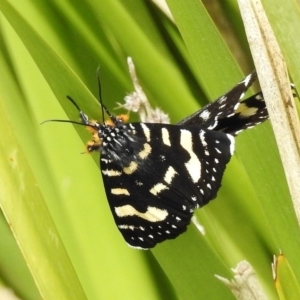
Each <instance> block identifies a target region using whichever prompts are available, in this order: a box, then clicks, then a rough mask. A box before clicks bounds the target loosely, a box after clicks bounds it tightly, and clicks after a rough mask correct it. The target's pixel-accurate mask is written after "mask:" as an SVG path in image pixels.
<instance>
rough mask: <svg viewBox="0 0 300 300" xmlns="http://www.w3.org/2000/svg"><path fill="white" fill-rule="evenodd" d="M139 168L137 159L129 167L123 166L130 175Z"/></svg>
mask: <svg viewBox="0 0 300 300" xmlns="http://www.w3.org/2000/svg"><path fill="white" fill-rule="evenodd" d="M137 168H138V164H137V163H136V162H135V161H132V162H131V163H130V164H129V166H128V167H125V168H123V171H124V173H126V174H128V175H130V174H132V173H133V172H134V171H136V170H137Z"/></svg>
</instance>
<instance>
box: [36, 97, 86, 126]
mask: <svg viewBox="0 0 300 300" xmlns="http://www.w3.org/2000/svg"><path fill="white" fill-rule="evenodd" d="M67 99H68V100H70V101H71V102H72V104H73V105H74V106H75V107H76V108H77V110H78V111H79V116H80V119H81V121H82V122H77V121H72V120H60V119H51V120H46V121H43V122H42V123H41V124H40V125H42V124H44V123H47V122H61V123H72V124H77V125H83V126H87V125H88V126H89V125H90V124H89V120H88V117H87V116H86V115H85V114H84V113H83V111H82V110H81V109H80V107H79V106H78V104H77V103H76V102H75V101H74V100H73V99H72V98H71V97H70V96H67Z"/></svg>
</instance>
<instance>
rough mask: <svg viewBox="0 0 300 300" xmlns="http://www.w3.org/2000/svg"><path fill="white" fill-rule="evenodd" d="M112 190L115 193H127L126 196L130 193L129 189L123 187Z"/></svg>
mask: <svg viewBox="0 0 300 300" xmlns="http://www.w3.org/2000/svg"><path fill="white" fill-rule="evenodd" d="M110 192H111V193H112V194H114V195H126V196H129V195H130V194H129V192H128V190H127V189H122V188H115V189H111V190H110Z"/></svg>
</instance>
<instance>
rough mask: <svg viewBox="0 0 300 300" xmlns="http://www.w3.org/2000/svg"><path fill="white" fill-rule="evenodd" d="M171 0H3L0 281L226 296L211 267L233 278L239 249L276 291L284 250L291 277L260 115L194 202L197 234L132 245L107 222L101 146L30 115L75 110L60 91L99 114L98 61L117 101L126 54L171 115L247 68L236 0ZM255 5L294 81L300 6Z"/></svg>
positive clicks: (25, 287) (269, 136) (87, 290)
mask: <svg viewBox="0 0 300 300" xmlns="http://www.w3.org/2000/svg"><path fill="white" fill-rule="evenodd" d="M167 3H168V5H169V7H170V9H171V11H172V14H173V17H174V22H173V21H172V20H170V19H169V18H168V17H166V16H165V15H164V14H163V13H162V12H161V11H160V10H159V9H158V8H157V7H156V6H155V5H154V4H153V3H152V2H150V1H146V0H145V1H142V0H139V1H121V0H110V1H103V0H101V1H99V0H98V1H96V0H90V1H82V0H81V1H80V0H76V1H67V0H65V1H55V0H54V1H40V0H23V1H15V0H10V1H7V0H0V10H1V12H2V15H1V34H0V45H1V52H0V78H1V80H0V111H1V119H0V122H1V125H0V130H1V138H2V143H1V152H0V164H1V166H0V173H1V174H0V205H1V208H2V211H3V214H4V216H5V218H6V221H5V219H4V216H3V217H2V219H1V221H0V232H1V234H0V243H1V247H0V281H1V282H2V283H3V285H4V286H7V287H9V288H11V289H12V290H13V291H14V292H15V293H16V294H17V295H19V296H20V297H21V298H22V299H41V298H44V299H140V298H141V296H142V297H143V299H177V298H178V299H179V298H180V299H233V296H232V294H231V292H230V291H229V290H228V289H227V288H226V287H225V286H224V285H223V284H222V283H221V282H219V281H218V280H217V279H216V278H215V277H214V274H219V275H222V276H224V277H227V278H230V277H231V276H232V273H231V271H230V268H232V267H235V266H236V264H237V263H238V262H239V261H241V260H244V259H246V260H247V261H249V262H250V263H251V265H252V266H253V267H254V269H255V271H256V273H257V275H258V278H259V280H260V282H261V284H262V286H263V288H264V290H265V292H266V293H267V295H268V296H269V298H270V299H276V297H277V293H276V289H275V285H274V283H273V278H272V272H271V262H272V259H273V255H277V254H278V253H279V251H280V250H281V251H282V253H283V254H284V256H285V258H286V259H287V261H288V263H289V266H290V268H291V271H290V272H291V273H292V274H293V275H294V278H295V282H296V284H298V282H299V279H300V267H299V259H298V253H297V252H298V251H297V249H299V246H300V239H299V227H298V224H297V222H296V219H295V214H294V211H293V208H292V204H291V201H290V196H289V193H288V189H287V186H286V182H285V177H284V174H283V171H282V166H281V163H280V159H279V156H278V152H277V148H276V144H275V141H274V138H273V133H272V130H271V126H270V124H269V123H268V122H266V124H263V125H260V126H258V127H257V128H255V129H253V130H250V131H247V132H245V133H243V134H242V135H241V136H240V137H238V138H237V146H236V149H237V150H236V155H235V157H234V158H233V159H232V161H231V163H230V165H229V167H228V168H227V170H226V174H225V177H224V180H223V187H222V188H221V190H220V191H219V193H218V197H217V199H216V200H214V201H212V202H211V203H210V204H209V205H208V206H207V207H204V208H203V209H201V210H199V211H197V213H196V215H197V218H198V220H199V222H200V223H201V224H202V225H203V226H204V227H205V231H206V235H205V236H202V235H201V234H200V233H199V232H198V231H197V230H196V228H195V227H194V226H190V228H189V230H188V231H187V233H185V234H184V235H182V236H180V237H179V238H177V239H176V240H174V241H167V242H165V243H163V244H161V245H159V246H157V247H156V248H155V249H154V250H153V251H137V250H133V249H130V248H129V247H128V246H127V245H126V244H125V243H124V241H123V239H122V237H121V235H120V234H119V232H118V230H117V229H116V227H115V225H114V222H113V219H112V216H111V213H110V211H109V207H108V204H107V201H106V197H105V193H104V191H103V186H102V181H101V176H100V172H99V166H98V159H99V158H98V155H95V156H91V155H81V154H80V153H81V152H83V151H84V143H85V142H86V141H87V139H88V138H89V137H88V134H87V133H86V132H85V130H84V129H83V128H82V127H79V128H78V127H76V128H75V127H73V126H72V125H65V124H59V123H56V124H55V123H53V124H50V123H49V124H45V125H43V126H40V125H39V124H40V123H41V122H42V121H44V120H46V119H52V118H57V119H68V118H70V119H72V120H77V119H78V113H77V111H76V110H75V108H74V107H73V106H72V105H71V104H70V103H69V102H68V101H67V100H66V95H70V96H72V97H73V98H74V99H75V100H76V102H77V103H78V104H79V105H80V107H81V108H82V109H83V110H84V111H85V113H87V114H88V115H89V116H91V117H93V118H98V119H100V118H101V114H100V112H101V111H100V108H99V104H98V102H97V84H96V77H95V71H96V68H97V67H98V65H100V66H101V85H102V89H103V99H104V101H105V104H106V105H107V106H108V107H109V108H111V109H113V108H114V107H116V103H117V102H121V101H122V99H123V98H124V96H125V95H126V93H129V92H131V91H132V88H133V87H132V84H131V81H130V77H129V75H128V70H127V65H126V57H127V56H131V57H132V58H133V60H134V62H135V65H136V68H137V73H138V77H139V79H140V81H141V84H142V86H143V88H144V89H145V92H146V93H147V96H148V98H149V99H150V101H151V103H152V104H153V105H157V106H159V107H160V108H162V109H163V110H164V111H165V112H168V113H169V115H170V117H171V120H172V123H176V122H178V121H179V120H181V119H183V118H184V117H186V116H187V115H189V114H191V113H193V112H194V111H196V110H198V109H199V107H200V106H202V105H204V104H205V103H207V102H208V101H211V100H213V99H214V98H216V97H218V96H219V95H221V94H222V93H224V92H225V91H227V90H228V89H230V88H231V87H232V86H233V85H234V84H236V83H237V82H238V81H239V80H241V79H242V78H243V77H244V75H243V73H245V74H247V73H249V72H250V71H252V69H253V64H252V61H251V56H250V53H249V49H248V46H247V42H246V38H245V34H244V30H243V25H242V22H241V19H240V15H239V11H238V7H237V4H236V2H235V1H234V0H228V1H207V3H205V1H203V2H200V1H198V0H168V1H167ZM263 4H264V7H265V9H266V12H267V15H268V17H269V20H270V22H271V24H272V26H273V29H274V32H275V34H276V37H277V38H278V41H279V43H280V46H281V48H282V51H283V53H284V56H285V58H286V60H287V64H288V68H289V71H290V74H291V77H292V80H293V82H295V84H296V86H300V74H299V72H300V68H299V66H300V59H299V55H298V49H299V46H298V44H299V39H298V38H297V35H296V32H297V30H295V29H296V28H300V16H299V6H298V4H297V3H296V2H295V1H292V0H288V1H284V3H283V2H282V1H280V0H272V1H271V0H264V1H263ZM278 16H280V19H279V20H280V21H278ZM242 70H243V72H242ZM117 113H119V110H118V111H117ZM133 118H134V116H133ZM11 231H12V232H13V234H14V238H15V239H16V241H17V243H16V242H15V239H14V238H13V237H12V235H11ZM17 244H18V246H19V247H20V250H19V248H18V247H17ZM20 251H21V252H22V254H23V256H24V259H23V257H22V256H21V252H20ZM26 265H27V266H28V268H27V266H26ZM28 270H30V272H31V274H32V275H30V273H29V272H28ZM33 279H34V280H35V283H34V282H33Z"/></svg>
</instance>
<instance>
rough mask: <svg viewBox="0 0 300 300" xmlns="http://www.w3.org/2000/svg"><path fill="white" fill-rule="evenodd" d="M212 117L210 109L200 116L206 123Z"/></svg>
mask: <svg viewBox="0 0 300 300" xmlns="http://www.w3.org/2000/svg"><path fill="white" fill-rule="evenodd" d="M209 116H210V112H209V110H208V109H206V110H204V111H203V112H202V113H201V114H200V117H201V118H202V119H203V120H204V121H207V120H208V118H209Z"/></svg>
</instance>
